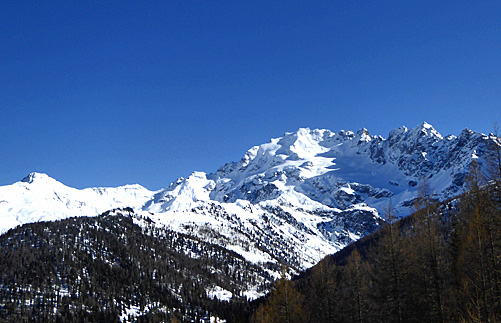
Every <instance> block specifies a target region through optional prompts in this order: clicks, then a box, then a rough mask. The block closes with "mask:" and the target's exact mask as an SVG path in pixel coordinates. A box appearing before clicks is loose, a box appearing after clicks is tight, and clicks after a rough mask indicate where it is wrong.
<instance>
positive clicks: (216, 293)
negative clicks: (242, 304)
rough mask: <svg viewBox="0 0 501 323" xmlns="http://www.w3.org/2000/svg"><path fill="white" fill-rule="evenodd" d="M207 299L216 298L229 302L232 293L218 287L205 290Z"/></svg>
mask: <svg viewBox="0 0 501 323" xmlns="http://www.w3.org/2000/svg"><path fill="white" fill-rule="evenodd" d="M207 297H209V298H210V299H214V298H217V299H218V300H220V301H224V302H229V301H230V300H231V298H232V297H233V293H232V292H230V291H228V290H226V289H224V288H222V287H219V286H215V287H213V288H210V289H208V290H207Z"/></svg>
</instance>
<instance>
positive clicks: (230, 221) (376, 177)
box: [0, 123, 499, 269]
mask: <svg viewBox="0 0 501 323" xmlns="http://www.w3.org/2000/svg"><path fill="white" fill-rule="evenodd" d="M496 140H497V139H495V137H493V136H486V135H483V134H480V133H476V132H473V131H470V130H468V129H466V130H464V131H463V132H462V133H461V134H460V135H459V136H458V137H455V136H448V137H445V138H444V137H442V135H440V133H438V132H437V131H436V130H435V129H434V128H433V127H432V126H431V125H429V124H427V123H423V124H422V125H420V126H418V127H416V128H414V129H408V128H406V127H401V128H398V129H395V130H393V131H391V132H390V134H389V136H388V138H386V139H384V138H383V137H381V136H371V135H370V134H369V132H368V131H367V130H366V129H362V130H359V131H358V132H356V133H354V132H351V131H340V132H338V133H334V132H331V131H329V130H310V129H299V130H298V131H296V132H293V133H286V134H285V135H284V136H283V137H281V138H276V139H272V140H271V141H270V142H269V143H266V144H262V145H260V146H255V147H252V148H251V149H249V150H248V151H247V152H246V153H245V155H244V156H243V157H242V159H241V160H240V161H238V162H231V163H227V164H226V165H224V166H222V167H221V168H219V169H218V170H217V171H216V172H214V173H212V174H205V173H202V172H194V173H193V174H191V175H190V176H189V177H187V178H179V179H178V180H177V181H175V182H174V183H172V184H170V186H168V187H167V188H165V189H163V190H160V191H157V192H150V191H148V190H146V189H145V188H143V187H141V186H139V185H133V186H125V187H119V188H89V189H84V190H77V189H73V188H69V187H67V186H64V185H63V184H61V183H59V182H57V181H56V180H54V179H52V178H50V177H48V176H47V175H44V174H36V173H35V174H30V175H29V176H28V177H26V178H25V179H24V180H23V181H22V182H18V183H15V184H12V185H9V186H4V187H0V216H1V217H2V227H1V229H2V231H5V230H7V229H9V228H11V227H13V226H16V225H18V224H22V223H27V222H34V221H41V220H54V219H60V218H64V217H69V216H75V215H96V214H99V213H102V212H104V211H105V210H107V209H112V208H116V207H126V206H130V207H132V208H133V209H134V210H135V211H136V212H138V213H141V214H142V216H146V217H148V218H150V219H151V220H152V221H154V222H155V223H156V224H157V225H158V226H167V227H168V228H170V229H173V230H176V231H178V232H182V233H187V234H191V235H195V236H197V237H199V238H200V239H202V240H204V241H207V242H211V243H215V244H219V245H221V246H223V247H225V248H227V249H230V250H233V251H235V252H237V253H239V254H241V255H242V256H244V257H245V258H246V259H247V260H249V261H252V262H255V263H266V262H274V263H278V262H283V263H285V264H288V265H289V266H292V267H294V268H297V269H304V268H307V267H309V266H311V265H313V264H314V263H316V262H317V261H318V260H319V259H320V258H321V257H323V256H324V255H325V254H328V253H333V252H335V251H337V250H339V249H340V248H342V247H344V246H346V245H347V244H349V243H351V242H353V241H355V240H357V239H359V238H360V237H362V236H364V235H366V234H368V233H371V232H373V231H375V230H377V228H378V227H379V226H380V225H381V224H382V223H383V222H384V220H385V219H384V212H383V210H384V209H385V208H386V207H387V206H388V204H389V203H390V204H391V205H392V206H393V207H395V209H396V213H397V214H398V215H400V216H406V215H407V214H409V213H410V212H411V211H412V205H413V202H412V201H413V199H414V198H415V197H416V195H417V191H418V187H419V183H420V182H422V181H423V178H426V181H427V183H428V185H429V187H430V189H431V190H432V191H433V193H434V194H435V195H436V198H439V199H445V198H448V197H451V196H454V195H456V194H459V193H460V192H461V191H462V190H463V188H464V185H465V183H464V180H465V177H466V174H467V172H468V169H469V167H470V164H471V162H472V161H473V160H476V161H477V162H478V163H479V164H480V165H483V164H484V163H485V159H486V156H487V151H488V145H490V144H491V143H494V142H496ZM497 143H498V144H499V141H498V142H497Z"/></svg>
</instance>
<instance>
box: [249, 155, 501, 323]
mask: <svg viewBox="0 0 501 323" xmlns="http://www.w3.org/2000/svg"><path fill="white" fill-rule="evenodd" d="M491 155H492V156H491V157H492V158H491V159H490V165H488V166H489V167H488V168H487V169H488V172H487V173H482V172H481V171H480V168H479V166H478V165H477V164H476V163H473V164H472V167H471V170H470V173H469V175H468V177H467V179H466V181H467V185H468V192H467V193H465V194H463V195H461V196H460V197H458V198H456V199H451V200H448V201H446V202H441V203H438V202H436V201H434V200H433V198H432V196H433V194H431V193H432V189H431V188H429V187H428V186H427V185H426V182H423V183H422V184H421V187H420V190H419V196H418V198H417V199H416V200H415V205H416V209H417V211H416V213H414V214H413V215H411V216H409V217H407V218H405V219H402V220H400V221H396V222H395V223H394V224H392V225H389V224H387V225H386V226H385V227H384V228H383V229H381V230H380V231H378V232H376V233H375V234H372V235H370V236H367V237H365V238H363V239H361V240H359V241H358V242H356V243H354V244H352V245H350V246H349V247H347V248H345V249H343V250H342V251H340V252H338V253H337V254H335V255H332V256H327V257H326V258H324V259H323V260H322V261H321V262H320V263H319V264H317V265H316V266H315V267H313V268H311V270H308V271H307V272H306V273H304V274H303V275H302V276H301V277H298V278H296V279H295V280H293V281H288V280H285V279H281V280H279V281H278V282H277V283H276V285H275V288H274V290H273V291H272V292H271V293H270V295H269V296H268V297H267V299H266V300H261V306H260V307H259V309H258V310H257V311H256V312H255V313H254V315H253V318H252V320H253V322H268V323H272V322H318V323H321V322H360V323H362V322H500V321H501V194H500V188H501V181H500V179H501V176H500V174H501V155H500V151H499V147H498V146H497V147H495V148H494V149H493V151H492V154H491ZM386 212H387V214H386V216H387V218H389V219H391V218H392V208H391V206H389V207H388V208H387V211H386Z"/></svg>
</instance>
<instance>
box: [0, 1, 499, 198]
mask: <svg viewBox="0 0 501 323" xmlns="http://www.w3.org/2000/svg"><path fill="white" fill-rule="evenodd" d="M500 17H501V1H400V0H399V1H367V0H364V1H356V0H355V1H270V0H266V1H189V0H188V1H173V0H170V1H169V0H167V1H20V0H16V1H7V0H0V39H1V40H0V113H1V114H0V185H6V184H11V183H13V182H15V181H18V180H20V179H22V178H23V177H24V176H25V175H27V174H28V173H30V172H32V171H38V172H46V173H48V174H49V175H50V176H52V177H54V178H56V179H58V180H59V181H61V182H63V183H64V184H66V185H69V186H73V187H77V188H83V187H89V186H118V185H124V184H134V183H139V184H141V185H143V186H145V187H147V188H149V189H160V188H162V187H166V186H167V185H168V184H169V183H170V182H171V181H173V180H174V179H176V178H177V177H180V176H188V175H189V174H190V173H191V172H192V171H195V170H199V171H206V172H212V171H215V170H216V169H217V168H218V167H219V166H221V165H223V164H224V163H225V162H229V161H237V160H239V159H240V158H241V157H242V155H243V154H244V153H245V151H246V150H247V149H249V148H250V147H252V146H254V145H258V144H261V143H264V142H267V141H269V139H270V138H273V137H280V136H282V135H283V133H284V132H290V131H295V130H297V129H298V128H300V127H310V128H327V129H330V130H332V131H335V132H337V131H339V130H341V129H346V130H354V131H356V130H357V129H360V128H362V127H365V128H367V129H369V131H370V132H371V134H379V135H382V136H383V137H386V136H387V135H388V132H389V131H390V130H391V129H394V128H396V127H399V126H402V125H406V126H408V127H415V126H416V125H418V124H420V123H422V122H423V121H427V122H429V123H431V124H432V125H433V126H435V128H436V129H437V130H438V131H439V132H441V133H442V134H443V135H448V134H456V135H457V134H459V133H460V132H461V130H462V129H464V128H470V129H472V130H476V131H480V132H484V133H486V132H490V131H491V130H492V126H493V122H494V121H498V122H501V18H500Z"/></svg>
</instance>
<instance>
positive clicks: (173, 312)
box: [0, 209, 279, 322]
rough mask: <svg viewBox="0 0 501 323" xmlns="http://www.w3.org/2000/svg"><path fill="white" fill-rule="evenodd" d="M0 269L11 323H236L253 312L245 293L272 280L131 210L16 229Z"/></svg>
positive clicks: (3, 305) (3, 306) (0, 246)
mask: <svg viewBox="0 0 501 323" xmlns="http://www.w3.org/2000/svg"><path fill="white" fill-rule="evenodd" d="M0 264H1V266H0V321H2V322H4V321H6V322H23V321H26V322H27V321H38V322H54V321H56V322H83V321H85V322H103V321H108V322H119V321H139V322H170V321H171V320H178V321H179V322H185V321H186V322H193V321H194V322H209V321H210V319H211V317H212V319H213V320H215V318H216V317H219V318H224V319H227V320H230V321H234V320H237V319H238V317H239V316H244V314H245V313H246V311H247V309H246V308H247V298H246V295H245V293H244V291H247V290H249V289H252V288H254V289H256V290H260V289H262V290H266V289H268V288H269V287H270V286H267V282H269V281H272V280H273V277H270V276H269V273H268V272H267V271H266V268H260V267H258V266H257V265H255V264H252V263H249V262H247V261H245V260H244V259H243V257H242V256H240V255H238V254H236V253H234V252H232V251H228V250H227V249H224V248H221V247H219V246H216V245H212V244H209V243H205V242H202V241H199V240H198V239H196V238H193V237H191V236H188V235H183V234H180V233H177V232H173V231H169V230H167V229H165V228H157V227H155V226H154V225H152V223H150V222H149V221H148V219H141V218H140V217H138V216H137V215H135V214H134V213H133V211H132V209H121V210H114V211H112V212H106V213H105V214H102V215H101V216H98V217H78V218H70V219H66V220H62V221H56V222H39V223H33V224H29V225H24V226H22V227H19V228H16V229H13V230H10V231H9V232H7V233H6V234H4V235H2V236H1V237H0ZM270 266H271V265H270ZM273 270H279V269H277V268H273ZM228 295H230V297H231V296H232V297H231V300H230V299H229V298H230V297H228Z"/></svg>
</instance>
